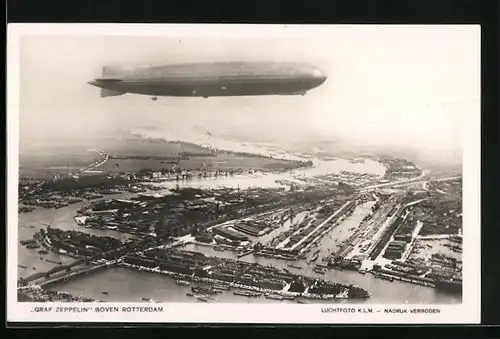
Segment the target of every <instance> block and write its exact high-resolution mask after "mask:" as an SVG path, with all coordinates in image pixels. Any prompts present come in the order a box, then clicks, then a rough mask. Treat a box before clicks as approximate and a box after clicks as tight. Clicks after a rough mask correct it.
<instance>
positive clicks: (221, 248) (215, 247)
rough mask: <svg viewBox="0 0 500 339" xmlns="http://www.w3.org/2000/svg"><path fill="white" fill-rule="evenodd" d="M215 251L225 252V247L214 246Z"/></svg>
mask: <svg viewBox="0 0 500 339" xmlns="http://www.w3.org/2000/svg"><path fill="white" fill-rule="evenodd" d="M214 251H219V252H224V251H225V249H224V247H222V246H214Z"/></svg>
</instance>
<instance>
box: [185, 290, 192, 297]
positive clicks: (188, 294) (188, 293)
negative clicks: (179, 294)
mask: <svg viewBox="0 0 500 339" xmlns="http://www.w3.org/2000/svg"><path fill="white" fill-rule="evenodd" d="M186 295H187V296H188V297H192V296H194V294H193V292H190V291H187V292H186Z"/></svg>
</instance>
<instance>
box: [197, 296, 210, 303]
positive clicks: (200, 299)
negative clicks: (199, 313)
mask: <svg viewBox="0 0 500 339" xmlns="http://www.w3.org/2000/svg"><path fill="white" fill-rule="evenodd" d="M196 299H198V300H199V301H203V302H208V298H207V296H204V295H199V296H197V297H196Z"/></svg>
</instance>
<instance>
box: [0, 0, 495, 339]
mask: <svg viewBox="0 0 500 339" xmlns="http://www.w3.org/2000/svg"><path fill="white" fill-rule="evenodd" d="M228 3H229V4H233V5H236V6H229V7H228V6H227V4H228ZM224 4H226V6H225V5H224ZM259 5H260V6H259ZM498 13H499V3H498V2H497V1H496V0H483V1H481V0H462V1H459V0H425V1H424V0H405V1H400V0H393V1H373V0H366V1H362V0H351V1H345V2H342V3H340V2H335V3H334V2H333V1H324V2H321V1H311V0H308V1H300V2H297V3H292V2H284V1H275V2H272V1H269V0H268V1H267V2H258V1H251V2H240V1H238V3H236V2H234V1H233V2H227V3H226V2H223V1H210V2H208V1H207V2H203V1H187V0H185V1H173V0H172V1H169V0H164V1H161V0H160V1H154V0H142V1H140V2H139V3H138V2H136V1H126V0H121V1H120V0H79V1H76V0H72V1H68V0H43V1H42V0H11V1H10V2H9V3H8V6H7V20H8V22H9V23H15V22H54V23H65V22H66V23H68V22H86V23H102V22H106V23H111V22H120V23H276V24H279V23H282V24H284V23H287V24H299V23H307V24H334V23H335V24H346V23H349V24H355V23H365V24H367V23H378V24H480V25H481V32H482V37H481V45H482V48H481V64H482V67H481V69H482V71H481V87H482V94H481V100H482V103H481V111H482V114H481V115H482V127H481V130H482V131H481V132H482V133H481V135H482V137H481V146H482V147H481V149H482V151H481V152H482V154H481V157H482V169H481V200H482V201H481V206H482V208H481V210H482V212H481V216H482V217H481V219H482V222H481V223H482V225H481V242H482V245H481V251H482V260H481V262H482V267H481V268H482V279H481V284H482V324H485V325H486V324H491V325H492V324H495V323H497V324H500V297H499V295H500V293H499V292H498V288H499V287H498V286H500V278H499V275H498V267H500V265H499V264H498V260H497V258H498V254H499V253H498V252H499V251H498V250H497V248H498V246H497V244H496V242H497V239H500V237H499V227H498V226H497V225H496V223H497V220H499V218H498V217H499V215H498V211H499V208H498V204H497V200H496V199H495V195H496V193H497V190H498V188H500V182H499V178H498V173H500V171H499V170H500V166H499V161H498V160H499V159H498V155H499V153H500V151H499V150H500V148H499V146H500V145H499V141H500V138H499V136H498V127H499V126H500V121H499V113H498V112H499V107H498V102H499V100H498V97H499V94H500V91H499V88H498V75H499V69H498V66H497V62H498V60H499V53H498V52H499V47H498V45H499V44H498V42H499V41H500V39H499V36H498V33H499V30H500V25H499V23H498ZM7 325H8V327H25V328H26V327H75V326H78V327H81V326H82V325H77V324H64V323H46V324H38V323H9V324H7ZM242 325H243V324H240V325H237V326H234V325H230V324H227V325H226V324H214V325H213V326H215V327H240V326H242ZM110 326H112V327H124V326H125V324H111V323H103V324H92V325H91V324H86V325H85V327H110ZM126 326H127V327H130V326H131V327H138V326H140V327H148V328H158V327H160V326H161V327H164V326H168V327H179V326H188V327H192V326H197V325H195V324H157V325H147V324H128V325H126ZM201 326H203V327H205V326H206V325H201ZM245 326H248V327H250V328H253V327H257V326H259V327H262V326H266V327H269V326H271V325H264V324H260V325H251V324H248V325H245ZM298 326H300V328H311V327H318V326H312V325H297V326H286V327H289V328H290V329H289V331H290V332H292V333H294V334H298V333H300V330H299V328H298ZM280 327H281V326H280ZM283 327H285V326H283ZM380 327H383V329H382V330H383V333H384V335H386V336H387V334H390V333H393V334H394V333H395V332H394V331H393V330H392V329H390V328H389V327H387V326H370V327H369V328H378V329H381V328H380ZM398 327H402V326H395V328H394V329H395V330H397V328H398ZM364 328H365V327H363V328H357V329H356V330H362V329H364ZM342 329H343V328H342ZM411 329H412V331H413V332H411V333H420V335H425V336H429V335H434V336H438V337H443V336H446V335H450V334H451V335H452V336H454V337H456V336H462V335H465V334H467V333H468V334H469V335H470V334H472V335H474V334H475V335H480V336H483V337H484V335H487V334H486V332H484V331H485V330H486V329H485V328H479V327H476V326H468V327H466V328H463V329H456V328H455V329H453V328H450V327H449V326H446V325H442V326H434V327H425V328H424V327H421V326H412V327H411ZM350 331H353V332H356V331H355V329H354V328H350ZM259 332H260V331H259ZM287 332H288V331H287V330H283V334H284V335H287V334H286V333H287ZM115 333H116V332H115ZM261 333H262V334H264V333H269V330H262V332H261ZM339 333H343V331H341V332H339ZM365 333H366V332H365ZM409 333H410V332H408V334H409ZM37 334H40V332H37Z"/></svg>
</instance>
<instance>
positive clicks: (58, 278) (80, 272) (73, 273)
mask: <svg viewBox="0 0 500 339" xmlns="http://www.w3.org/2000/svg"><path fill="white" fill-rule="evenodd" d="M117 262H118V260H112V261H108V262H105V263H102V264H98V265H95V266H91V267H85V266H84V267H82V268H81V269H79V270H76V271H74V270H72V271H71V272H70V273H68V274H63V275H60V276H56V277H53V278H51V279H48V280H45V281H43V282H41V283H39V284H37V285H38V286H40V287H42V288H43V287H46V286H49V285H53V284H56V283H59V282H65V281H68V280H71V279H74V278H76V277H79V276H81V275H87V274H90V273H93V272H95V271H97V270H100V269H103V268H108V267H110V266H113V265H114V264H116V263H117Z"/></svg>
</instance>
